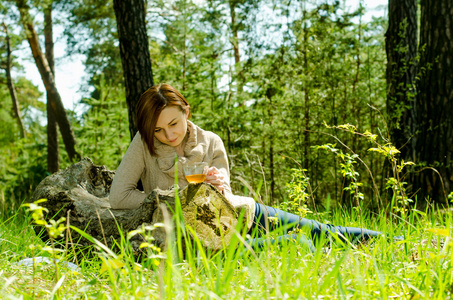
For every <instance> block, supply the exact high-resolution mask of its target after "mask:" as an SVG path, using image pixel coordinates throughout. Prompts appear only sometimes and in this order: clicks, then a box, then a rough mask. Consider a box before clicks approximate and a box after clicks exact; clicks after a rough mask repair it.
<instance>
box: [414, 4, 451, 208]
mask: <svg viewBox="0 0 453 300" xmlns="http://www.w3.org/2000/svg"><path fill="white" fill-rule="evenodd" d="M421 24H423V26H422V27H421V33H420V45H421V46H422V47H424V46H426V48H425V49H426V50H425V51H422V53H421V59H420V69H422V68H426V73H423V74H421V78H420V83H419V85H418V91H419V93H418V96H417V98H416V108H417V110H415V109H414V110H415V112H414V113H415V114H416V117H417V139H416V145H415V154H416V162H419V163H422V164H423V165H426V166H432V167H434V168H435V169H436V170H437V172H439V174H438V173H437V172H434V171H432V170H431V169H425V170H423V171H421V172H420V173H418V174H417V175H416V177H415V180H414V185H415V188H417V189H420V193H419V199H420V197H426V196H430V197H431V199H433V200H434V201H439V202H445V201H446V198H447V195H448V194H449V193H450V192H451V191H452V186H453V165H452V164H453V162H452V157H453V91H452V86H453V60H452V59H451V55H452V53H453V37H452V32H453V1H451V0H430V1H427V0H422V1H421ZM441 178H442V180H443V184H442V182H441Z"/></svg>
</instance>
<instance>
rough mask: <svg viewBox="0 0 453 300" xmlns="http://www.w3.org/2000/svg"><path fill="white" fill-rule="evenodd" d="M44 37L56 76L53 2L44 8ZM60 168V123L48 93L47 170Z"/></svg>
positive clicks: (48, 59) (50, 171)
mask: <svg viewBox="0 0 453 300" xmlns="http://www.w3.org/2000/svg"><path fill="white" fill-rule="evenodd" d="M44 39H45V45H46V59H47V62H48V63H49V68H50V70H51V71H52V75H53V76H54V78H55V58H54V51H53V49H54V43H53V23H52V2H51V3H49V6H48V7H47V8H46V9H45V10H44ZM59 168H60V162H59V149H58V125H57V120H56V118H55V113H54V111H53V109H52V99H50V96H49V94H47V171H49V173H55V172H57V171H58V169H59Z"/></svg>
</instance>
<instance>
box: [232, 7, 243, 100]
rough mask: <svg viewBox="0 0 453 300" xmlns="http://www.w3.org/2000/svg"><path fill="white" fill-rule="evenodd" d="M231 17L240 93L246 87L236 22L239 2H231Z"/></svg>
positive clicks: (235, 66)
mask: <svg viewBox="0 0 453 300" xmlns="http://www.w3.org/2000/svg"><path fill="white" fill-rule="evenodd" d="M229 4H230V16H231V32H232V34H233V39H232V40H231V45H232V46H233V51H234V68H235V71H236V74H237V79H236V80H237V87H238V92H242V91H243V87H244V74H243V73H242V70H241V65H240V63H241V56H240V52H239V37H238V24H237V20H236V11H235V9H236V5H237V4H238V1H237V0H230V1H229Z"/></svg>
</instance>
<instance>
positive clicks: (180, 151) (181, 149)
mask: <svg viewBox="0 0 453 300" xmlns="http://www.w3.org/2000/svg"><path fill="white" fill-rule="evenodd" d="M188 138H189V132H187V133H186V135H185V136H184V139H183V140H182V142H181V144H179V145H178V146H176V147H175V150H176V154H178V156H180V157H182V156H184V147H185V146H186V142H187V139H188Z"/></svg>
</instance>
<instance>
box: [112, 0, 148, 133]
mask: <svg viewBox="0 0 453 300" xmlns="http://www.w3.org/2000/svg"><path fill="white" fill-rule="evenodd" d="M113 8H114V9H115V15H116V23H117V28H118V38H119V42H120V55H121V62H122V65H123V74H124V83H125V87H126V102H127V107H128V111H129V131H130V134H131V139H132V138H133V137H134V136H135V133H136V132H137V130H138V129H137V113H136V106H137V102H138V100H139V98H140V96H141V94H143V93H144V92H145V91H146V90H147V89H148V88H150V87H151V86H153V85H154V81H153V72H152V69H151V58H150V55H149V49H148V35H147V33H146V19H145V15H146V10H145V1H144V0H125V1H120V0H114V1H113Z"/></svg>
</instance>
